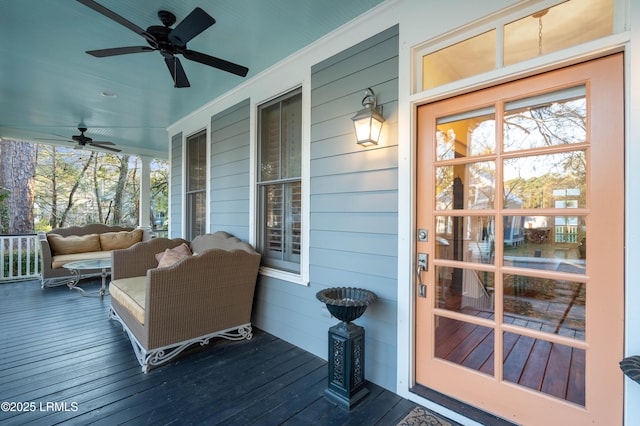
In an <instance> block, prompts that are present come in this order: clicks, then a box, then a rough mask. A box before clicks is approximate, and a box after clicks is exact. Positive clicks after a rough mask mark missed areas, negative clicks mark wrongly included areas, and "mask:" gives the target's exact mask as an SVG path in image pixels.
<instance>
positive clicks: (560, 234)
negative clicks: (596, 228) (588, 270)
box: [504, 216, 587, 274]
mask: <svg viewBox="0 0 640 426" xmlns="http://www.w3.org/2000/svg"><path fill="white" fill-rule="evenodd" d="M504 222H505V231H504V232H505V245H504V265H505V266H515V267H518V268H529V269H543V270H547V271H561V272H571V273H575V274H584V273H585V267H586V257H587V239H586V231H587V226H586V220H585V217H584V216H505V217H504ZM507 224H512V225H513V226H512V228H516V227H517V228H518V230H517V232H518V233H521V232H524V242H523V243H519V244H509V243H507V242H506V234H507V233H509V234H510V232H511V231H508V230H507ZM516 224H517V226H515V225H516Z"/></svg>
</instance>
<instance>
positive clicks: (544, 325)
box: [504, 274, 586, 340]
mask: <svg viewBox="0 0 640 426" xmlns="http://www.w3.org/2000/svg"><path fill="white" fill-rule="evenodd" d="M585 300H586V285H585V283H582V282H575V281H568V280H554V279H550V278H538V277H530V276H526V275H516V274H505V275H504V317H505V318H504V321H505V323H513V321H517V323H516V325H519V326H521V327H526V328H531V329H534V330H542V331H544V332H546V333H552V334H559V335H561V336H566V337H571V338H574V339H578V340H584V338H585Z"/></svg>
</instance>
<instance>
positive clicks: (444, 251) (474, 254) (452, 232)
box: [436, 216, 495, 264]
mask: <svg viewBox="0 0 640 426" xmlns="http://www.w3.org/2000/svg"><path fill="white" fill-rule="evenodd" d="M494 231H495V223H494V219H493V216H436V258H437V259H445V260H460V261H465V262H474V263H489V264H493V261H494V249H495V244H494V241H495V234H494Z"/></svg>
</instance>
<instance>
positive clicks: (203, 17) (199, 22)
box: [169, 7, 216, 46]
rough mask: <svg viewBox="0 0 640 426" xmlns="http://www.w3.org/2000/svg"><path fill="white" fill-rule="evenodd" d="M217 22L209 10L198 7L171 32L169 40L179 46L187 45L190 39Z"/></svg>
mask: <svg viewBox="0 0 640 426" xmlns="http://www.w3.org/2000/svg"><path fill="white" fill-rule="evenodd" d="M215 23H216V20H215V19H213V18H212V17H211V16H209V14H208V13H207V12H205V11H204V10H202V9H200V8H199V7H196V8H195V9H193V11H191V13H190V14H189V15H187V17H186V18H184V19H183V20H182V22H180V23H179V24H178V25H177V26H176V27H175V28H174V29H173V30H172V31H171V32H170V33H169V40H171V42H172V43H174V44H176V45H178V46H186V45H187V43H188V42H189V40H191V39H192V38H194V37H195V36H197V35H198V34H200V33H201V32H203V31H204V30H206V29H207V28H209V27H210V26H212V25H213V24H215Z"/></svg>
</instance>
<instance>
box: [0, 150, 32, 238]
mask: <svg viewBox="0 0 640 426" xmlns="http://www.w3.org/2000/svg"><path fill="white" fill-rule="evenodd" d="M35 174H36V149H35V146H34V145H33V144H30V143H27V142H20V141H13V140H6V139H2V144H1V145H0V187H2V192H3V193H2V198H3V199H2V204H3V211H2V216H1V217H0V220H1V223H0V225H1V227H2V232H3V233H12V234H24V233H31V232H33V230H34V223H33V202H34V178H35Z"/></svg>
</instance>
